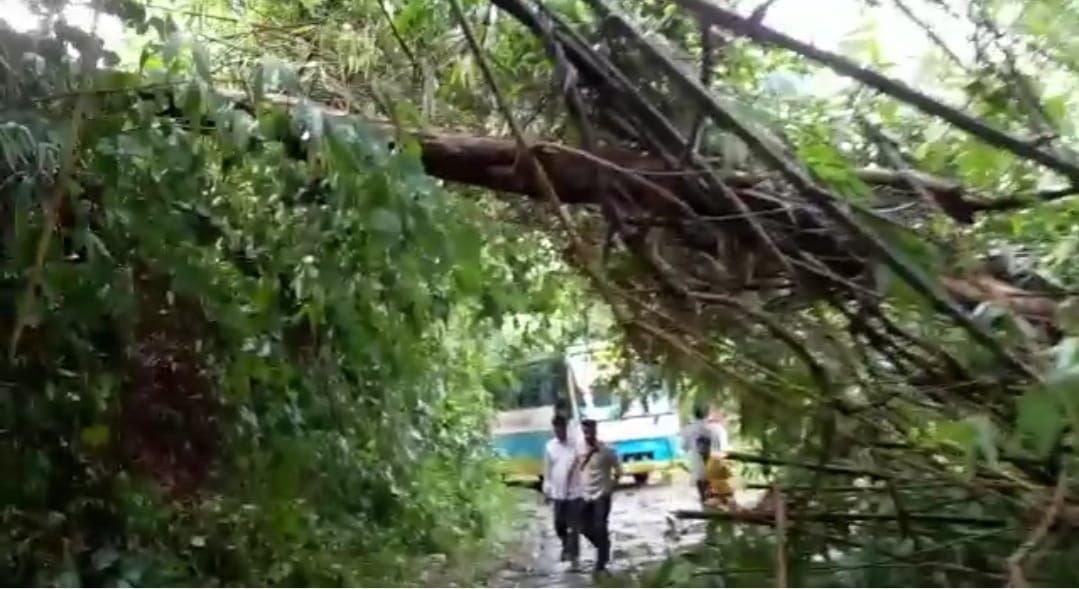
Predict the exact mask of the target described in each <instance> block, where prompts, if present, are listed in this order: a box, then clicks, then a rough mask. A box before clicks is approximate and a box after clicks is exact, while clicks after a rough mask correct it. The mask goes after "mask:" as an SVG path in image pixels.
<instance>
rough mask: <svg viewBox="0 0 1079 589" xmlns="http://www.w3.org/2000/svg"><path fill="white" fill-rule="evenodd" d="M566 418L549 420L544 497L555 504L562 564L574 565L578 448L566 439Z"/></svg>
mask: <svg viewBox="0 0 1079 589" xmlns="http://www.w3.org/2000/svg"><path fill="white" fill-rule="evenodd" d="M567 423H568V420H567V419H566V416H565V415H563V414H561V413H557V414H555V416H554V419H552V420H551V426H552V428H553V429H554V438H552V439H550V440H548V441H547V447H546V448H545V449H544V452H543V494H544V496H545V497H547V499H549V500H550V501H551V502H552V503H554V530H555V534H557V535H558V539H559V540H560V541H561V542H562V560H568V561H571V562H573V563H574V566H575V567H576V563H577V557H578V554H579V552H580V548H579V543H578V535H579V534H580V509H581V506H580V503H581V485H580V476H579V475H578V473H577V472H576V468H575V467H576V464H577V444H575V443H573V440H571V439H570V438H569V436H568V435H567Z"/></svg>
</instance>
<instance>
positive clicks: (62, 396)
mask: <svg viewBox="0 0 1079 589" xmlns="http://www.w3.org/2000/svg"><path fill="white" fill-rule="evenodd" d="M148 24H150V25H151V26H153V27H154V28H155V29H159V30H160V32H161V39H162V41H161V42H160V43H151V44H150V45H149V46H148V47H147V49H146V50H145V51H144V52H143V54H142V57H141V58H140V65H139V73H138V74H134V73H127V72H118V71H108V72H107V71H101V72H96V73H94V74H93V75H92V76H91V77H88V78H79V79H72V80H70V81H69V83H75V82H77V83H78V84H80V86H79V88H81V90H80V91H78V92H76V93H74V94H71V95H70V96H68V97H64V98H56V99H47V98H46V100H53V101H52V102H47V103H46V104H47V107H46V108H39V109H36V110H31V109H26V110H21V108H22V106H23V105H31V104H33V103H34V101H37V100H42V97H43V96H46V95H49V94H51V90H53V89H43V88H40V87H36V86H35V84H36V83H38V82H36V81H34V80H26V79H21V78H20V79H7V78H5V80H4V82H5V83H6V84H9V85H10V88H8V90H9V91H11V92H12V93H13V94H18V95H19V98H18V100H16V101H14V102H13V103H12V104H13V105H14V107H13V108H11V110H10V111H9V112H8V114H9V122H6V123H5V125H4V127H3V128H2V131H3V132H2V134H0V147H2V148H3V162H4V164H3V165H5V166H7V172H8V173H10V174H12V175H10V176H8V175H5V177H6V178H9V180H5V181H4V184H3V188H2V191H3V192H2V196H3V205H2V206H0V211H2V212H3V215H4V218H3V225H2V227H3V228H2V230H0V235H2V237H3V246H2V250H0V251H2V252H3V257H2V264H3V265H2V267H0V291H2V292H3V293H4V294H3V297H2V301H3V302H2V303H0V326H2V329H0V332H2V333H3V335H4V338H5V339H4V341H5V353H4V356H3V359H2V360H0V366H2V372H0V373H2V374H3V377H0V430H3V436H2V439H0V465H2V466H3V467H4V469H5V472H7V473H8V475H7V476H5V477H4V480H5V482H4V483H2V484H0V497H2V498H3V503H4V505H5V509H4V511H3V514H0V527H2V528H3V530H4V531H3V533H2V534H0V552H2V553H3V557H0V578H4V579H7V580H8V581H9V582H12V583H20V584H63V585H77V584H84V585H85V584H89V585H113V584H120V585H158V586H161V585H191V584H198V585H220V584H227V585H266V586H270V585H274V586H276V585H281V584H288V585H344V584H348V585H357V584H372V583H377V584H402V583H410V582H415V581H416V580H417V579H418V575H419V574H420V573H421V572H425V571H419V570H417V567H416V566H415V562H416V559H418V558H420V557H422V556H424V555H429V554H435V553H442V554H449V555H450V558H451V559H457V558H472V557H474V555H475V553H474V552H470V551H473V550H480V549H483V548H484V541H485V539H486V538H488V537H489V536H490V534H491V533H492V532H493V531H494V530H495V529H496V527H497V525H498V519H497V516H498V513H499V508H500V505H499V504H498V501H499V500H498V498H499V497H500V493H501V491H500V486H499V485H498V482H497V478H496V477H495V472H494V470H493V466H492V464H490V463H489V455H488V452H487V447H488V437H487V436H488V427H489V423H490V418H491V416H492V413H491V408H490V400H489V398H488V393H487V391H486V390H485V389H484V388H483V386H482V383H481V380H480V377H481V376H482V375H485V374H487V373H489V372H490V371H491V370H493V369H497V368H498V366H499V363H501V362H502V361H504V359H505V358H507V357H509V356H511V355H512V353H513V351H514V350H516V349H517V348H518V347H520V346H521V345H522V343H521V342H522V340H521V339H520V337H519V336H517V335H516V334H512V333H511V334H509V336H508V337H507V336H506V334H505V333H504V332H503V321H504V319H506V318H508V317H511V316H515V315H518V314H521V313H524V312H527V311H528V304H527V301H528V294H529V293H530V292H531V289H532V288H534V287H535V288H538V289H539V290H540V292H545V291H549V290H550V282H551V280H553V278H551V277H550V276H548V274H558V273H559V272H561V270H559V267H558V265H557V264H554V265H552V264H551V260H550V259H549V258H547V260H546V265H544V264H535V263H534V262H536V261H538V260H541V259H543V258H544V256H545V255H544V254H543V253H540V254H536V253H534V251H533V250H534V249H535V248H534V242H533V241H532V239H531V238H530V237H529V235H527V234H524V235H522V234H521V232H520V231H515V232H514V233H515V236H514V239H512V240H507V239H504V237H503V236H504V234H505V231H504V226H503V225H502V224H501V223H500V222H498V221H497V220H495V221H492V219H491V217H490V216H489V214H488V212H487V211H486V210H485V208H484V207H483V206H482V205H481V204H479V203H475V202H472V201H470V200H468V199H461V198H457V197H455V196H453V195H451V194H450V193H449V192H448V191H447V190H445V189H444V188H442V187H440V186H438V185H436V184H435V182H434V181H433V180H432V179H431V178H429V177H427V176H425V175H424V173H423V168H422V165H421V163H420V161H419V160H418V156H417V154H416V152H415V151H414V150H410V149H390V148H389V147H388V145H389V143H388V141H387V138H386V136H385V135H384V134H383V133H382V132H378V131H375V130H374V129H372V128H371V127H369V126H367V125H364V124H363V123H362V122H360V121H359V120H352V119H342V118H340V117H336V116H330V115H328V114H327V113H325V112H323V111H322V110H321V108H320V107H316V106H313V105H311V104H304V105H301V107H300V108H298V109H296V110H294V111H292V112H288V111H286V110H285V109H283V108H280V107H277V106H273V105H269V104H266V103H263V102H259V101H256V103H255V106H256V109H255V110H254V111H248V110H244V109H240V108H236V107H235V105H234V104H233V103H232V99H228V98H224V97H223V96H220V95H218V94H216V93H215V92H214V83H215V79H216V78H217V74H216V73H215V71H216V70H215V65H214V61H213V59H212V57H211V56H210V54H209V53H208V51H207V49H206V48H205V47H204V46H202V45H200V44H198V43H191V42H189V40H186V39H184V38H183V37H181V36H180V35H179V34H177V33H176V32H175V31H174V30H173V28H172V27H170V26H168V25H166V24H165V23H164V22H163V21H160V20H156V21H155V20H153V19H152V20H151V22H150V23H148ZM45 67H46V68H47V73H49V74H54V73H55V72H56V70H66V69H67V66H66V65H65V64H64V63H62V62H59V61H55V60H51V59H45ZM283 71H284V68H280V67H277V66H275V64H274V62H273V61H272V60H270V59H267V60H265V61H263V62H262V65H261V66H260V67H259V68H257V69H256V72H258V73H257V74H256V80H255V88H254V95H255V97H256V98H258V97H261V96H263V95H264V93H265V92H267V91H271V90H273V89H274V88H275V87H278V86H280V85H282V84H283V85H285V86H288V85H289V82H288V80H289V74H286V73H282V72H283ZM57 77H58V78H60V79H62V78H63V76H62V75H59V74H57ZM44 79H48V77H46V78H44ZM155 88H161V89H168V94H169V95H171V96H174V97H179V99H180V100H179V103H177V104H173V103H172V102H171V101H170V100H169V99H168V98H167V95H166V93H165V92H160V93H157V92H155V90H154V89H155ZM99 89H100V90H101V91H100V92H97V90H99ZM76 104H77V105H79V106H77V108H80V109H82V112H83V116H84V119H82V120H80V121H78V122H77V123H73V121H72V115H71V113H72V107H73V106H75V105H76ZM4 108H5V109H7V108H9V106H5V107H4ZM73 124H77V125H78V132H79V141H78V144H77V145H76V146H72V145H70V144H64V143H60V142H59V141H58V139H57V138H58V137H61V136H62V133H63V132H64V131H65V130H66V129H69V128H70V127H71V125H73ZM282 129H285V130H287V131H288V133H287V134H288V136H290V137H293V136H294V137H300V138H301V142H302V144H301V145H300V146H296V145H291V144H286V143H283V142H282V141H281V140H280V139H279V138H280V137H281V136H282V135H281V134H280V133H279V131H280V130H282ZM297 147H299V148H300V149H303V150H304V151H305V157H301V158H299V159H297V158H296V157H295V154H294V153H292V152H290V151H289V150H290V149H295V148H297ZM72 149H73V150H75V151H74V159H75V161H76V162H77V165H76V167H75V169H74V170H73V171H72V173H71V176H70V178H61V181H62V183H63V189H62V190H61V191H60V196H59V203H60V205H59V206H60V207H61V211H62V212H61V214H60V216H59V218H60V220H61V225H60V227H59V228H57V229H56V231H57V235H55V236H51V237H52V247H48V248H47V249H46V250H45V257H44V259H43V261H42V262H41V264H40V266H37V265H36V262H35V247H36V244H37V243H38V240H39V237H40V236H41V234H42V233H43V232H45V233H46V234H49V233H50V232H51V231H52V228H50V227H47V226H46V225H45V219H46V217H45V215H44V214H43V209H44V208H47V207H48V206H50V205H49V204H48V203H49V201H50V199H53V198H57V197H55V196H54V189H53V187H52V182H51V181H50V180H49V178H51V177H53V176H54V175H55V173H56V172H55V171H56V163H55V162H56V161H57V160H59V159H61V158H62V157H63V152H64V151H65V150H72ZM69 211H70V212H71V214H70V215H69V214H68V212H69ZM58 244H59V245H58ZM61 245H62V247H61ZM542 251H543V250H541V252H542ZM507 255H509V256H516V257H517V258H518V259H519V260H520V263H521V264H523V265H525V266H526V267H528V266H531V267H533V271H532V272H531V273H521V272H514V271H507V268H506V267H505V266H504V264H503V263H502V262H500V260H502V259H504V258H506V256H507ZM35 268H36V269H38V270H40V272H41V281H40V285H39V287H33V286H28V284H29V283H28V280H30V279H29V278H28V277H29V276H32V275H33V274H34V272H35ZM545 268H546V269H545ZM24 289H30V293H31V295H30V296H29V297H28V298H26V299H22V298H20V296H18V295H19V294H21V293H22V292H23V290H24ZM492 297H494V298H497V299H498V301H499V302H498V303H497V304H496V305H494V306H484V305H481V304H480V301H482V300H485V299H488V298H492ZM551 299H552V300H551V301H550V302H549V304H550V306H551V308H552V309H554V308H557V307H558V306H559V304H560V303H559V299H558V298H557V297H551ZM23 300H26V301H28V305H23V304H21V301H23ZM16 323H20V324H22V325H23V331H22V333H21V335H20V336H17V337H18V339H17V341H16V340H15V337H16V336H14V335H12V334H13V333H14V326H15V324H16ZM540 331H541V332H542V331H543V330H542V329H540ZM493 336H501V337H500V339H499V346H500V347H496V346H494V345H493V344H492V343H491V339H490V338H492V337H493ZM9 341H10V342H12V349H13V350H14V352H13V353H12V354H11V355H9V354H7V349H8V348H7V343H8V342H9ZM426 572H429V571H426Z"/></svg>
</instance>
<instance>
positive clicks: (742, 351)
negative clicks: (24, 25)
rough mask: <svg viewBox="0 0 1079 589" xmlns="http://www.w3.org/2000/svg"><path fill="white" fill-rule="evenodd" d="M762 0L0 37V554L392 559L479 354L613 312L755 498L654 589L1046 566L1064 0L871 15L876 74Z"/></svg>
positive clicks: (981, 580) (269, 9)
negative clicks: (710, 420) (895, 29)
mask: <svg viewBox="0 0 1079 589" xmlns="http://www.w3.org/2000/svg"><path fill="white" fill-rule="evenodd" d="M790 1H792V2H793V1H794V0H790ZM782 2H783V0H779V3H780V4H782ZM771 4H772V3H771V2H765V3H762V4H759V5H750V3H748V2H742V3H733V2H713V1H709V0H677V1H675V2H659V1H652V0H623V1H621V2H615V1H614V0H563V1H546V2H535V1H528V0H491V1H490V2H461V1H459V0H450V1H446V0H415V1H408V2H401V1H397V0H355V1H353V2H342V1H340V0H316V1H312V2H281V1H279V0H257V1H251V2H216V1H204V2H200V1H191V2H178V3H175V4H174V5H170V6H165V5H158V4H156V3H150V4H146V3H140V2H135V1H129V0H118V1H110V2H102V3H99V4H94V5H93V12H94V14H95V17H94V21H95V22H96V21H97V20H98V18H118V19H120V21H121V22H122V23H123V24H124V27H125V29H126V30H128V31H129V32H131V33H133V34H137V35H140V36H141V38H140V40H139V41H138V42H137V43H135V45H133V46H134V47H136V50H135V51H134V52H132V53H131V54H130V55H125V54H124V53H123V51H120V52H119V54H111V53H110V52H108V51H105V50H104V48H103V46H102V44H101V43H100V41H99V40H98V39H97V38H96V37H95V36H94V35H93V32H92V31H91V33H90V34H88V33H87V32H85V31H81V30H79V29H77V28H73V27H71V26H68V25H67V24H65V22H64V21H63V20H62V19H59V18H57V16H56V15H57V14H59V12H58V11H59V10H60V9H61V8H62V4H61V5H58V4H57V3H55V2H48V3H46V2H42V3H41V4H40V5H35V6H36V7H37V8H38V9H39V10H40V11H41V13H42V14H43V15H44V17H43V18H44V21H43V22H45V23H47V25H48V26H44V27H42V29H41V30H40V31H38V32H36V33H35V32H30V33H16V32H14V31H13V30H3V31H0V32H2V34H3V53H2V54H0V57H2V58H3V60H2V61H0V88H2V90H3V106H2V108H3V110H4V114H5V116H4V121H5V122H4V123H3V125H2V126H0V149H2V153H3V158H2V160H0V171H2V172H0V175H2V176H3V180H2V181H0V182H2V184H0V190H2V200H0V220H2V225H0V236H2V237H3V242H2V247H3V250H2V252H3V258H2V260H0V262H2V264H3V266H2V267H0V289H2V291H3V293H4V296H3V297H0V334H3V336H4V339H3V343H4V348H3V350H2V351H3V353H4V355H3V359H2V360H0V366H3V371H2V374H3V378H2V379H0V383H2V384H0V403H2V405H3V409H2V411H0V419H2V420H3V425H2V426H0V431H2V433H0V436H2V437H0V460H2V461H3V465H4V467H5V471H6V472H9V473H16V476H13V477H9V478H7V479H5V480H6V482H5V483H4V484H3V487H2V490H0V494H2V496H3V498H4V501H5V510H4V511H3V512H2V515H0V518H2V522H3V528H4V529H5V530H7V531H5V532H3V533H2V535H0V550H2V552H3V554H4V555H5V556H4V557H3V560H2V564H0V571H2V576H3V578H9V579H12V580H13V582H22V583H54V582H71V581H75V580H78V581H80V582H83V583H115V582H121V581H122V582H125V583H128V584H132V585H134V584H150V583H156V584H178V583H185V582H186V583H200V584H205V583H227V584H238V583H249V584H254V583H258V584H278V583H290V584H309V583H324V584H329V583H346V582H347V583H361V582H373V581H380V582H409V581H415V579H414V578H412V577H409V576H408V575H409V569H410V567H409V566H408V565H407V564H406V561H402V560H400V559H401V558H406V557H413V556H418V555H421V554H424V553H430V552H440V551H441V552H445V551H447V550H448V549H449V548H448V547H450V546H454V545H459V544H460V539H461V538H481V537H483V536H484V535H485V534H486V533H487V531H488V529H489V526H490V516H491V514H492V513H495V510H494V509H493V507H492V506H490V505H485V504H484V499H485V498H486V497H495V496H497V493H490V494H487V493H482V492H477V490H478V489H481V488H484V487H483V485H491V484H492V478H491V476H490V474H491V473H490V469H489V464H488V462H487V457H486V452H485V447H486V446H485V441H484V440H485V436H486V423H487V419H488V417H489V414H488V410H487V407H488V405H489V400H488V398H487V392H486V391H485V390H484V389H483V387H482V386H481V381H482V377H483V376H484V375H485V374H487V373H488V372H489V371H491V370H492V369H494V368H495V367H496V366H497V365H499V363H500V362H501V361H504V360H505V359H506V358H508V357H511V356H513V355H514V354H516V353H518V352H521V351H525V350H528V349H529V348H530V346H532V345H534V343H535V337H534V336H537V335H539V336H541V339H540V341H541V342H543V344H544V345H546V346H551V345H556V344H559V343H565V342H567V341H569V340H570V339H572V338H573V337H574V336H575V335H577V333H578V331H579V330H580V329H583V328H585V327H589V326H591V328H592V329H602V328H604V327H606V324H607V323H609V324H611V325H613V326H614V327H616V328H617V330H618V332H619V333H620V334H621V335H622V336H624V338H625V341H626V342H627V343H628V344H629V345H630V347H631V348H632V350H633V353H634V354H635V355H637V356H638V357H641V358H647V359H649V360H651V361H656V362H657V363H659V364H661V365H662V366H664V367H665V368H666V369H667V370H668V371H670V373H671V374H674V375H678V376H679V377H681V378H685V379H687V380H688V381H690V382H691V383H692V384H693V386H694V387H696V389H697V390H699V391H703V392H704V393H706V394H709V395H712V396H716V397H718V398H721V399H722V400H723V401H725V402H727V403H730V404H733V405H735V406H736V407H737V414H738V426H739V431H740V434H741V435H742V436H743V437H744V438H745V439H747V440H750V441H751V442H752V444H753V445H754V446H756V447H757V448H758V449H759V450H760V455H761V456H763V458H761V456H756V457H749V456H745V457H743V458H745V459H746V460H747V461H748V460H750V459H752V460H753V461H755V462H756V463H763V465H764V466H767V467H768V468H767V469H766V471H767V472H766V473H765V475H766V477H767V479H768V480H769V483H770V484H774V485H775V489H776V490H777V493H778V495H777V496H778V497H780V498H781V499H780V500H779V501H778V503H779V505H780V507H781V508H780V509H778V510H776V512H778V514H779V515H778V516H777V514H776V512H771V513H764V514H760V513H757V514H754V513H733V514H730V513H727V514H716V513H684V514H682V515H683V516H685V517H697V518H707V519H711V520H722V521H721V522H720V523H718V524H717V525H720V526H722V531H723V533H718V534H716V535H714V537H713V538H712V540H711V541H710V542H709V544H708V545H706V546H703V547H701V548H700V549H699V550H698V551H696V552H695V553H694V554H692V555H690V556H688V557H686V558H681V559H674V560H671V561H670V562H668V563H666V564H665V565H664V566H663V567H661V568H660V569H658V571H657V572H656V573H655V574H656V575H657V578H656V579H654V580H656V581H657V582H665V583H683V584H693V583H701V584H704V585H705V586H713V585H714V584H715V583H716V582H717V580H718V578H719V577H721V578H722V579H723V581H724V582H725V583H726V584H728V585H729V584H736V585H763V584H771V583H775V582H782V583H788V584H792V585H805V584H814V585H836V584H842V585H847V584H849V585H900V584H924V585H959V584H974V583H977V584H979V585H982V584H987V585H996V584H1004V583H1011V584H1015V585H1019V584H1025V583H1028V582H1029V583H1038V584H1056V585H1067V584H1074V582H1075V580H1076V573H1075V572H1074V567H1072V566H1070V565H1071V562H1070V558H1071V555H1072V553H1074V552H1075V550H1076V547H1075V546H1074V540H1073V539H1072V537H1073V536H1074V534H1072V533H1071V532H1072V530H1073V526H1074V525H1075V523H1076V522H1075V517H1076V514H1077V513H1079V512H1076V507H1075V499H1074V496H1072V495H1071V493H1072V492H1074V489H1075V485H1074V484H1073V483H1072V482H1070V478H1073V475H1074V474H1075V472H1074V471H1075V469H1076V465H1075V444H1076V442H1075V426H1076V425H1079V422H1077V421H1076V419H1077V416H1079V411H1077V407H1079V406H1077V404H1076V401H1077V399H1079V397H1076V395H1075V393H1076V391H1077V390H1079V383H1077V381H1076V374H1079V373H1077V372H1076V370H1077V361H1079V359H1077V357H1076V351H1077V349H1079V348H1077V346H1076V342H1077V341H1079V340H1076V335H1077V334H1076V329H1077V325H1079V323H1077V319H1076V316H1075V314H1076V308H1075V302H1074V298H1073V294H1074V292H1075V287H1076V281H1077V280H1079V270H1076V268H1075V267H1072V266H1071V265H1070V263H1069V262H1070V261H1071V258H1073V257H1074V254H1075V251H1076V247H1077V245H1079V233H1077V232H1076V229H1075V227H1076V225H1077V221H1079V213H1077V211H1079V209H1076V207H1075V202H1074V200H1073V199H1072V198H1071V197H1072V195H1073V193H1074V192H1076V190H1079V189H1077V188H1076V184H1077V183H1079V158H1077V157H1076V155H1075V149H1077V140H1079V137H1077V136H1076V128H1075V123H1074V121H1075V117H1074V111H1075V105H1074V104H1073V102H1072V99H1071V96H1072V94H1073V88H1074V86H1075V84H1076V83H1077V82H1079V78H1077V77H1076V75H1077V72H1079V69H1077V66H1076V63H1079V56H1077V55H1076V51H1075V49H1074V48H1073V47H1072V45H1073V44H1074V41H1072V39H1071V37H1070V35H1069V34H1068V33H1069V32H1070V30H1071V26H1070V25H1071V24H1072V23H1074V22H1076V21H1077V19H1079V10H1077V9H1076V8H1075V7H1074V6H1072V5H1071V3H1068V2H1064V1H1063V0H1026V1H1020V0H962V1H961V0H884V1H883V2H875V1H874V2H869V1H867V2H866V3H865V9H866V10H867V11H869V12H870V13H873V11H884V10H887V11H890V12H888V13H887V14H890V15H892V16H896V15H898V17H899V18H902V19H904V20H905V21H906V23H905V24H906V26H909V27H913V29H914V30H916V31H918V32H919V33H920V34H921V35H922V37H923V39H924V40H925V41H926V43H927V47H928V53H927V59H926V60H925V62H924V64H925V66H926V67H924V68H922V71H921V72H919V74H920V76H919V79H917V80H906V81H904V80H901V79H899V78H897V77H895V76H896V74H895V73H894V72H895V70H896V68H895V67H894V66H893V65H891V64H889V63H887V62H886V58H885V57H884V53H885V52H884V50H883V49H882V47H881V46H880V44H879V43H878V42H877V38H876V36H875V34H874V33H873V31H872V30H868V31H862V32H860V33H859V34H857V35H855V36H853V37H852V38H851V39H850V40H849V41H850V42H848V43H846V44H844V47H843V53H845V54H841V53H838V52H834V51H831V50H825V49H822V48H819V47H816V46H813V45H809V44H807V43H804V42H802V41H800V40H799V39H796V38H794V37H792V36H790V35H788V34H786V33H784V32H782V31H780V30H778V29H776V28H775V27H772V26H770V24H769V22H770V21H769V16H768V9H769V6H770V5H771ZM755 9H756V10H755ZM943 22H951V23H952V25H951V27H949V28H955V27H957V26H958V27H959V28H961V29H963V30H964V31H965V32H966V35H965V38H962V39H956V38H955V36H954V35H952V36H948V35H945V34H943V33H942V32H941V30H942V28H943V27H944V25H941V24H939V23H943ZM956 23H959V24H958V25H957V24H956ZM887 24H888V23H884V25H883V26H887ZM825 72H827V73H828V75H837V76H839V77H840V78H841V79H842V80H844V83H841V84H837V85H836V87H835V88H834V89H832V90H830V91H828V92H817V93H809V92H804V91H799V89H798V87H797V86H798V84H797V82H798V80H802V81H804V80H807V79H808V80H814V79H820V76H823V75H824V74H825ZM791 80H794V82H791ZM792 84H793V86H792ZM596 303H602V305H603V306H602V309H600V310H598V311H597V312H596V313H595V315H596V317H591V318H589V319H588V320H585V321H581V320H574V319H573V316H574V315H576V314H577V311H579V310H580V309H582V308H585V307H586V306H587V305H590V304H596ZM538 318H543V320H538ZM608 320H609V321H608ZM582 323H583V325H582ZM736 458H737V457H736ZM417 530H420V531H422V533H418V532H417ZM714 551H718V552H719V553H720V554H722V555H723V557H722V562H723V563H724V570H711V569H714V568H715V563H716V562H718V560H717V559H716V558H715V557H714V554H713V552H714ZM702 563H711V564H702ZM701 569H704V570H701ZM691 573H692V574H691Z"/></svg>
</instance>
